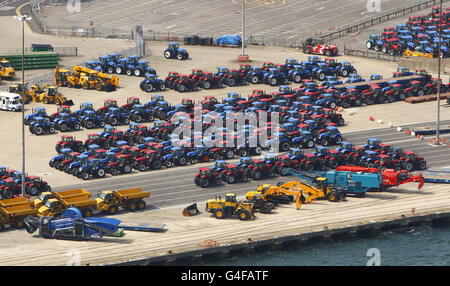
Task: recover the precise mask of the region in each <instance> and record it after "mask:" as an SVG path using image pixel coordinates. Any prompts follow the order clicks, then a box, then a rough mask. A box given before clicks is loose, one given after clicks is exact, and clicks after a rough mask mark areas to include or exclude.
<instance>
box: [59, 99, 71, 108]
mask: <svg viewBox="0 0 450 286" xmlns="http://www.w3.org/2000/svg"><path fill="white" fill-rule="evenodd" d="M60 105H68V106H72V105H73V101H72V99H69V100H66V101H64V102H63V103H61V104H60Z"/></svg>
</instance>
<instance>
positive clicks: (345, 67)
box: [336, 61, 357, 77]
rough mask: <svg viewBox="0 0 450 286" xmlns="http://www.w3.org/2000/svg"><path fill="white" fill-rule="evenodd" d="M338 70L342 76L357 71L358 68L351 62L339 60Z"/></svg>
mask: <svg viewBox="0 0 450 286" xmlns="http://www.w3.org/2000/svg"><path fill="white" fill-rule="evenodd" d="M336 72H337V74H338V75H340V76H342V77H348V76H349V75H350V74H355V73H357V71H356V68H355V67H354V66H353V65H352V64H351V63H350V62H346V61H343V62H339V64H338V65H337V67H336Z"/></svg>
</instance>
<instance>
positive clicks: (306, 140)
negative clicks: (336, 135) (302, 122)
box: [292, 130, 315, 148]
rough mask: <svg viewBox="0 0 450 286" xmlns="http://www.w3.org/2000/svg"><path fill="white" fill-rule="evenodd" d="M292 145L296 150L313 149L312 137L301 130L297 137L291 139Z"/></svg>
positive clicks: (307, 132) (309, 133)
mask: <svg viewBox="0 0 450 286" xmlns="http://www.w3.org/2000/svg"><path fill="white" fill-rule="evenodd" d="M292 145H293V146H295V147H296V148H298V147H303V148H313V147H314V145H315V144H314V137H313V135H312V133H311V132H310V131H306V130H302V131H300V133H299V136H298V137H295V138H293V139H292Z"/></svg>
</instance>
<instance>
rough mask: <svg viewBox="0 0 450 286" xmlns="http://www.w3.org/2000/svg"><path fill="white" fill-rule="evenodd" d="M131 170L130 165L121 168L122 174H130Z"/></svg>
mask: <svg viewBox="0 0 450 286" xmlns="http://www.w3.org/2000/svg"><path fill="white" fill-rule="evenodd" d="M131 170H132V168H131V165H130V164H126V165H125V166H123V173H124V174H129V173H131Z"/></svg>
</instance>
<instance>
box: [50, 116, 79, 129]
mask: <svg viewBox="0 0 450 286" xmlns="http://www.w3.org/2000/svg"><path fill="white" fill-rule="evenodd" d="M55 128H56V129H57V130H59V131H61V132H67V131H78V130H80V129H81V124H80V121H78V119H77V118H76V117H74V116H72V115H70V114H68V113H60V114H59V120H58V121H57V122H56V124H55Z"/></svg>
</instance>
